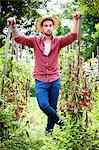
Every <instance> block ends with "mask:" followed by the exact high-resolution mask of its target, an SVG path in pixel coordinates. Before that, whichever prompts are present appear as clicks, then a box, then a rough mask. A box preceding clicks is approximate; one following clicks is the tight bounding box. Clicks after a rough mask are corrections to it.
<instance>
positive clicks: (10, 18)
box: [7, 17, 16, 29]
mask: <svg viewBox="0 0 99 150" xmlns="http://www.w3.org/2000/svg"><path fill="white" fill-rule="evenodd" d="M7 25H11V26H12V28H13V29H14V28H16V20H15V18H13V17H9V18H8V19H7Z"/></svg>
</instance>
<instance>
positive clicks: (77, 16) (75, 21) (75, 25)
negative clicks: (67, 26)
mask: <svg viewBox="0 0 99 150" xmlns="http://www.w3.org/2000/svg"><path fill="white" fill-rule="evenodd" d="M80 17H81V13H80V12H76V13H75V15H74V18H73V30H72V33H77V34H78V27H79V19H80Z"/></svg>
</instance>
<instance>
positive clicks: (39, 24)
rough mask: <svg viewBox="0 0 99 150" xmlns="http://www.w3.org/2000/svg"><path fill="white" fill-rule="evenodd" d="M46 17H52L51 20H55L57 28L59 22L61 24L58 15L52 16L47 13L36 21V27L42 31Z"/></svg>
mask: <svg viewBox="0 0 99 150" xmlns="http://www.w3.org/2000/svg"><path fill="white" fill-rule="evenodd" d="M46 19H51V20H53V22H54V29H56V27H57V26H58V24H59V21H58V19H57V17H55V16H50V15H46V16H42V18H40V19H38V20H37V21H36V25H35V26H36V28H37V29H38V30H39V31H40V32H43V28H42V25H41V24H42V22H43V21H44V20H46Z"/></svg>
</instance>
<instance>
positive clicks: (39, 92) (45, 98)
mask: <svg viewBox="0 0 99 150" xmlns="http://www.w3.org/2000/svg"><path fill="white" fill-rule="evenodd" d="M59 90H60V79H57V80H56V81H53V82H50V83H44V82H41V81H38V80H36V84H35V93H36V98H37V101H38V105H39V107H40V109H41V110H42V111H43V112H44V113H45V114H46V115H47V116H48V120H47V127H46V130H47V131H49V130H50V129H53V128H54V125H55V123H56V122H58V120H59V116H58V114H57V102H58V96H59Z"/></svg>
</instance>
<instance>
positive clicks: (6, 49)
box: [1, 26, 11, 95]
mask: <svg viewBox="0 0 99 150" xmlns="http://www.w3.org/2000/svg"><path fill="white" fill-rule="evenodd" d="M10 34H11V26H8V33H7V37H6V48H5V62H4V76H3V79H2V89H1V95H3V94H4V78H5V76H6V71H7V62H8V50H9V44H10Z"/></svg>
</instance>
